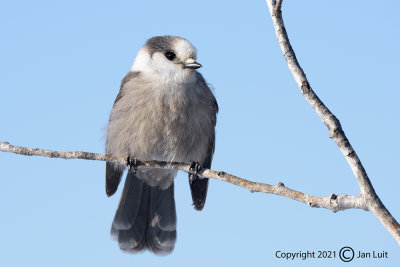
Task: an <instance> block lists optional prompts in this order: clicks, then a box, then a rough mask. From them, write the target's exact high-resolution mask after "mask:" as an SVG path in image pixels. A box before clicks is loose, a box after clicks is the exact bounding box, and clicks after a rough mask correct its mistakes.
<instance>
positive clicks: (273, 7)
mask: <svg viewBox="0 0 400 267" xmlns="http://www.w3.org/2000/svg"><path fill="white" fill-rule="evenodd" d="M266 1H267V5H268V8H269V11H270V15H271V18H272V22H273V25H274V29H275V35H276V38H277V39H278V43H279V46H280V48H281V50H282V53H283V55H284V57H285V59H286V61H287V64H288V67H289V70H290V71H291V73H292V75H293V77H294V79H295V81H296V83H297V85H298V86H299V87H300V89H301V92H302V94H303V96H304V97H305V99H306V100H307V101H308V103H309V104H310V105H311V106H312V107H313V108H314V110H315V112H317V114H318V115H319V117H320V118H321V120H322V121H323V123H324V124H325V125H326V127H327V128H328V130H329V135H330V137H331V138H332V139H333V140H334V141H335V142H336V145H337V146H338V148H339V149H340V151H341V152H342V154H343V156H344V157H345V158H346V160H347V163H348V164H349V166H350V168H351V170H352V172H353V174H354V176H355V178H356V179H357V182H358V185H359V187H360V191H361V193H360V195H361V197H363V198H364V199H365V201H366V203H367V206H368V209H369V210H370V211H371V212H372V213H373V214H374V215H375V216H376V217H377V218H378V219H379V220H380V221H381V223H382V224H383V225H384V226H385V228H386V229H387V230H388V231H389V233H390V234H391V235H392V236H393V237H394V238H395V239H396V241H397V242H398V243H399V244H400V225H399V223H398V222H397V221H396V220H395V218H394V217H393V216H392V215H391V214H390V212H389V211H388V210H387V209H386V207H385V206H384V205H383V203H382V202H381V200H380V199H379V197H378V195H377V194H376V192H375V190H374V188H373V186H372V184H371V181H370V179H369V177H368V175H367V172H366V171H365V168H364V166H363V165H362V163H361V161H360V159H359V157H358V155H357V153H356V152H355V150H354V149H353V147H352V146H351V144H350V141H349V140H348V139H347V137H346V135H345V133H344V131H343V129H342V126H341V124H340V121H339V120H338V119H337V118H336V116H335V115H333V114H332V112H331V111H330V110H329V109H328V108H327V107H326V106H325V104H324V103H323V102H322V101H321V100H320V99H319V97H318V96H317V95H316V93H315V92H314V91H313V89H312V88H311V85H310V83H309V82H308V79H307V77H306V74H305V73H304V71H303V69H302V68H301V66H300V64H299V62H298V60H297V58H296V54H295V53H294V50H293V48H292V46H291V44H290V41H289V37H288V34H287V32H286V28H285V25H284V22H283V18H282V11H281V5H282V1H279V0H278V1H274V0H266Z"/></svg>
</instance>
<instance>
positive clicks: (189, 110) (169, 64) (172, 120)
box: [105, 35, 218, 255]
mask: <svg viewBox="0 0 400 267" xmlns="http://www.w3.org/2000/svg"><path fill="white" fill-rule="evenodd" d="M196 60H197V49H196V48H195V47H194V46H193V45H192V44H191V43H190V42H189V41H188V40H187V39H185V38H182V37H179V36H171V35H165V36H155V37H152V38H150V39H148V40H147V41H146V43H145V44H144V45H143V47H142V48H141V49H140V50H139V52H138V54H137V56H136V58H135V60H134V63H133V65H132V67H131V69H130V70H129V72H128V73H127V75H126V76H125V77H124V78H123V80H122V82H121V86H120V90H119V93H118V95H117V97H116V99H115V101H114V104H113V107H112V110H111V114H110V118H109V122H108V125H107V128H106V131H107V133H106V144H105V150H106V154H108V155H113V156H118V157H126V158H127V159H132V158H135V159H140V160H160V161H168V162H172V161H176V162H183V163H186V164H191V166H192V167H193V166H194V167H195V168H194V169H197V170H198V169H199V168H211V162H212V158H213V154H214V149H215V126H216V120H217V113H218V104H217V101H216V99H215V96H214V94H213V92H212V90H211V89H210V86H209V85H208V83H207V82H206V80H205V79H204V77H203V75H202V74H201V73H200V72H198V70H197V69H198V68H200V67H202V65H201V64H200V63H198V62H197V61H196ZM126 167H127V166H125V165H123V164H120V163H113V162H107V163H106V194H107V196H108V197H110V196H112V195H113V194H114V193H115V192H116V191H117V188H118V185H119V183H120V181H121V177H122V175H123V173H124V171H125V169H126ZM197 174H198V173H197V172H193V173H192V174H189V185H190V190H191V196H192V200H193V206H194V208H195V209H196V210H199V211H200V210H202V209H203V207H204V204H205V201H206V197H207V190H208V183H209V181H208V178H203V177H199V175H197ZM176 175H177V171H176V170H172V169H161V168H140V167H139V168H128V172H127V175H126V179H125V184H124V188H123V191H122V195H121V198H120V202H119V204H118V208H117V211H116V213H115V217H114V220H113V223H112V226H111V236H112V238H113V239H115V240H117V241H118V244H119V248H120V249H121V250H122V251H124V252H128V253H139V252H142V251H145V250H148V251H150V252H152V253H154V254H156V255H167V254H169V253H171V252H172V251H173V249H174V247H175V243H176V237H177V234H176V233H177V216H176V207H175V198H174V178H175V176H176Z"/></svg>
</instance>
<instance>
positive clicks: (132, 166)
mask: <svg viewBox="0 0 400 267" xmlns="http://www.w3.org/2000/svg"><path fill="white" fill-rule="evenodd" d="M126 162H127V164H126V165H127V166H128V168H129V170H130V171H132V172H133V173H136V171H137V167H138V164H137V160H136V159H135V158H131V156H128V157H127V159H126Z"/></svg>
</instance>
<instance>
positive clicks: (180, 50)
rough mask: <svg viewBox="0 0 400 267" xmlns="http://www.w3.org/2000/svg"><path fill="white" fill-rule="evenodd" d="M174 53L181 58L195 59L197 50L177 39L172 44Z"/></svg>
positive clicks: (188, 43) (183, 40) (187, 42)
mask: <svg viewBox="0 0 400 267" xmlns="http://www.w3.org/2000/svg"><path fill="white" fill-rule="evenodd" d="M174 48H175V52H176V53H177V54H178V55H179V56H180V57H182V58H193V59H196V58H197V49H196V47H194V46H193V45H192V44H191V43H190V42H189V41H187V40H185V39H177V40H176V41H175V43H174Z"/></svg>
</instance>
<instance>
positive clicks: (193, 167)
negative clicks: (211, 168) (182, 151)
mask: <svg viewBox="0 0 400 267" xmlns="http://www.w3.org/2000/svg"><path fill="white" fill-rule="evenodd" d="M201 170H202V168H201V165H200V163H198V162H195V161H192V163H191V164H190V169H189V171H190V176H189V178H190V183H192V182H193V181H194V180H195V179H197V178H198V176H197V174H198V173H199V172H200V171H201Z"/></svg>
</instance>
